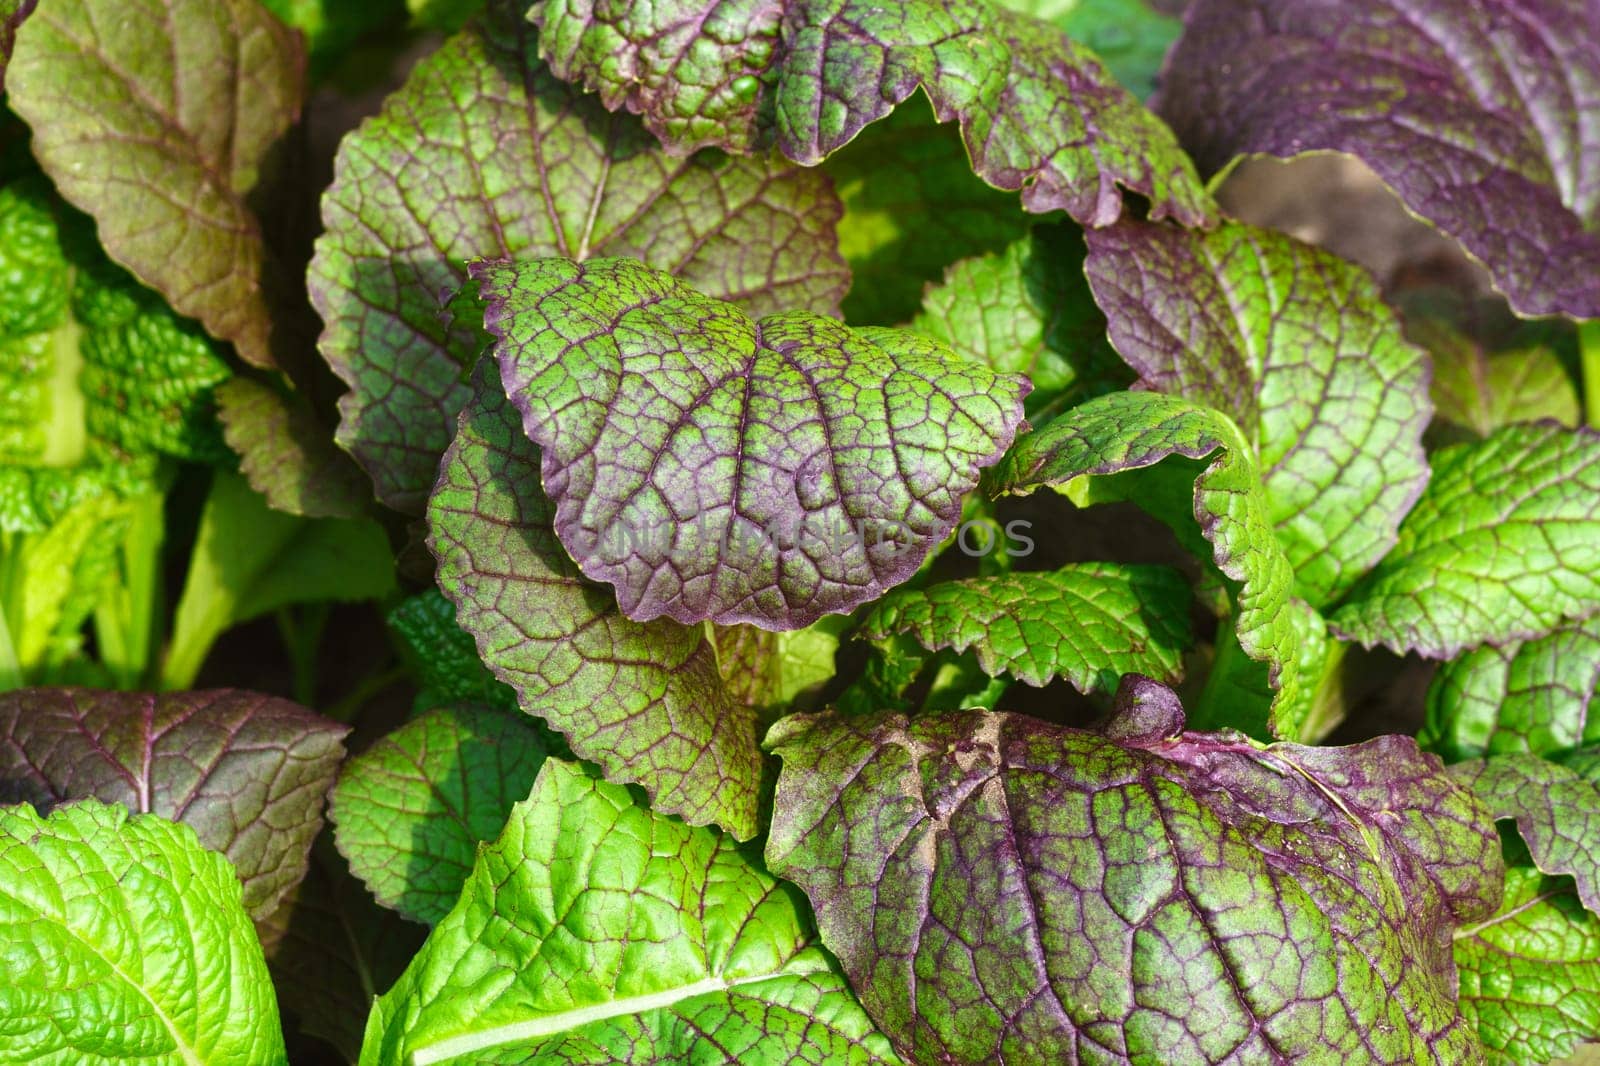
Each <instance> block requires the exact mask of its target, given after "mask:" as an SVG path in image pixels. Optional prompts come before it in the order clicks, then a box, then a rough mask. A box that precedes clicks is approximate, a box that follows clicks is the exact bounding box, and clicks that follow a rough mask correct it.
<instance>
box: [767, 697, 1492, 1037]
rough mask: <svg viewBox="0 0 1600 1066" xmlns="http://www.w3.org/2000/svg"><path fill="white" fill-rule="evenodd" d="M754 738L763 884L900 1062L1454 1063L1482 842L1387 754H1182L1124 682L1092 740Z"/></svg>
mask: <svg viewBox="0 0 1600 1066" xmlns="http://www.w3.org/2000/svg"><path fill="white" fill-rule="evenodd" d="M767 744H768V746H769V747H770V748H771V749H772V750H773V751H774V752H775V753H776V754H777V755H778V756H779V757H780V758H781V759H782V760H783V769H782V772H781V774H780V776H779V779H778V790H777V794H776V796H775V798H774V801H773V811H774V815H773V824H772V831H771V835H770V837H769V839H768V842H767V848H766V858H767V864H768V866H769V867H770V868H771V869H772V871H773V872H774V873H775V874H777V875H778V876H780V877H785V878H790V879H793V880H794V881H795V882H796V883H797V884H799V885H800V887H801V888H802V889H803V890H804V891H805V893H806V895H807V896H808V897H809V898H810V900H811V903H812V906H813V907H814V908H815V909H816V914H817V927H818V929H819V930H820V932H821V934H822V939H823V942H824V944H826V945H827V946H828V947H829V948H830V949H831V950H833V951H834V952H835V953H836V954H837V955H838V957H839V961H840V964H841V965H842V966H843V968H844V970H845V973H846V974H847V975H848V976H849V978H850V982H851V985H852V987H854V988H855V989H856V991H857V993H858V994H859V995H860V996H861V1001H862V1005H863V1006H864V1007H865V1008H866V1009H867V1012H868V1013H869V1014H870V1015H872V1017H873V1019H874V1020H875V1021H876V1022H877V1023H878V1025H879V1026H880V1027H881V1028H882V1030H883V1032H884V1035H885V1036H887V1037H889V1038H890V1040H892V1041H893V1042H894V1044H895V1047H896V1050H898V1051H900V1053H901V1054H902V1055H904V1056H906V1057H907V1058H908V1059H914V1060H915V1061H918V1062H925V1063H945V1062H960V1063H991V1062H1012V1061H1015V1062H1027V1063H1034V1062H1038V1063H1055V1062H1073V1061H1079V1062H1084V1061H1097V1062H1105V1063H1162V1064H1166V1063H1172V1064H1179V1063H1182V1064H1188V1063H1223V1062H1237V1063H1269V1062H1296V1061H1306V1062H1314V1061H1328V1062H1361V1063H1402V1062H1403V1063H1413V1062H1414V1063H1424V1062H1439V1063H1452V1064H1454V1063H1469V1062H1473V1061H1475V1055H1476V1048H1475V1043H1474V1040H1473V1038H1472V1036H1471V1035H1470V1034H1469V1033H1466V1032H1464V1031H1463V1029H1462V1026H1461V1022H1460V1018H1459V1015H1458V1013H1457V1007H1456V1003H1455V994H1454V993H1455V989H1454V980H1453V979H1454V966H1453V964H1452V960H1451V957H1450V934H1451V932H1452V931H1453V930H1454V929H1455V927H1457V926H1459V925H1462V924H1465V923H1468V922H1471V921H1476V920H1480V919H1482V918H1485V917H1487V916H1488V915H1489V914H1490V913H1492V911H1493V909H1494V905H1495V903H1496V901H1497V900H1498V897H1499V890H1500V879H1501V873H1502V867H1501V859H1500V844H1499V840H1498V839H1497V838H1496V836H1495V834H1494V832H1493V831H1492V829H1491V827H1490V825H1489V823H1488V820H1487V818H1486V817H1485V815H1484V812H1483V808H1482V806H1481V805H1480V804H1478V803H1477V802H1476V801H1475V800H1474V799H1473V797H1472V796H1471V795H1470V794H1468V793H1467V792H1465V791H1464V790H1462V789H1459V788H1455V787H1453V786H1452V785H1451V784H1450V782H1449V780H1448V779H1447V778H1446V777H1445V776H1444V775H1443V774H1442V773H1441V772H1440V766H1439V762H1438V760H1437V759H1436V758H1435V757H1433V756H1427V755H1423V754H1421V753H1420V752H1419V751H1418V750H1417V747H1416V745H1415V743H1413V742H1412V741H1411V740H1410V739H1409V738H1405V737H1381V738H1378V739H1375V740H1371V741H1368V742H1366V743H1364V744H1361V745H1356V746H1353V747H1346V748H1311V747H1303V746H1300V745H1295V744H1274V745H1271V746H1265V745H1260V744H1256V743H1253V742H1251V741H1249V740H1247V739H1246V738H1244V737H1242V736H1240V735H1239V734H1237V733H1220V734H1218V733H1191V732H1187V731H1185V728H1184V720H1183V713H1182V708H1181V707H1180V706H1179V705H1178V702H1177V698H1176V697H1175V696H1174V695H1173V693H1172V692H1171V691H1170V690H1169V689H1165V688H1163V687H1162V686H1160V685H1158V684H1156V683H1155V682H1153V681H1150V680H1149V679H1147V678H1132V677H1130V678H1128V679H1126V680H1125V681H1124V687H1123V689H1122V690H1121V691H1120V692H1119V695H1118V698H1117V702H1116V707H1115V709H1114V710H1113V713H1112V716H1111V719H1110V721H1109V722H1108V724H1107V725H1106V727H1105V728H1104V730H1103V731H1101V732H1087V731H1083V730H1076V729H1067V728H1064V727H1061V726H1058V725H1053V724H1050V723H1047V722H1042V721H1039V720H1036V719H1031V718H1026V717H1024V716H1021V715H1016V714H1006V713H999V712H991V711H983V710H965V711H957V712H946V713H936V714H921V715H917V716H915V717H910V718H908V717H907V716H905V715H901V714H890V715H885V714H878V715H873V716H870V717H867V718H850V717H846V716H844V715H841V714H839V713H838V712H827V713H824V714H821V715H793V716H791V717H789V718H786V719H784V720H783V721H782V722H779V723H778V724H777V725H776V726H775V727H774V728H773V730H772V732H771V733H770V734H769V735H768V738H767ZM1091 1048H1092V1049H1093V1051H1089V1050H1088V1049H1091Z"/></svg>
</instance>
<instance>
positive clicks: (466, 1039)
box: [410, 960, 810, 1066]
mask: <svg viewBox="0 0 1600 1066" xmlns="http://www.w3.org/2000/svg"><path fill="white" fill-rule="evenodd" d="M791 962H792V960H791ZM807 972H810V971H809V970H808V969H807V968H805V967H802V968H799V969H787V968H786V969H782V970H777V971H774V972H772V973H764V974H757V975H755V976H751V977H742V978H734V979H733V980H727V979H724V978H721V977H706V978H702V979H701V980H699V981H694V982H692V983H690V984H686V985H678V986H676V987H673V988H668V989H663V990H662V991H660V992H650V993H647V994H645V995H642V996H628V997H625V998H623V999H612V1000H607V1001H606V1002H604V1003H595V1004H591V1005H589V1006H585V1007H576V1008H574V1009H572V1010H565V1011H558V1012H557V1013H555V1014H541V1015H538V1016H536V1017H533V1018H530V1019H528V1020H527V1021H521V1022H512V1023H510V1024H507V1025H497V1026H495V1027H493V1028H490V1029H483V1030H480V1031H477V1032H466V1033H462V1034H460V1035H458V1036H452V1037H447V1038H446V1039H444V1040H440V1041H438V1042H436V1043H433V1044H428V1045H424V1046H421V1047H416V1048H413V1049H412V1051H411V1056H410V1062H411V1066H433V1064H434V1063H441V1062H448V1061H449V1060H451V1059H456V1058H460V1057H461V1056H463V1055H469V1054H473V1053H476V1052H482V1051H485V1050H487V1049H489V1048H495V1047H505V1046H508V1045H513V1044H519V1043H522V1042H524V1041H528V1040H536V1039H538V1038H540V1037H545V1036H554V1035H556V1034H558V1033H566V1032H571V1031H572V1030H574V1029H577V1028H580V1027H582V1026H585V1025H591V1024H593V1023H595V1022H603V1021H609V1020H610V1019H612V1018H620V1017H624V1016H626V1015H632V1014H643V1013H645V1012H646V1011H651V1010H660V1009H663V1008H666V1007H672V1006H676V1005H677V1004H679V1003H682V1002H684V1001H685V1000H690V999H695V998H697V997H699V996H705V995H710V994H712V993H716V992H726V991H729V990H731V989H734V988H739V987H741V986H744V985H756V984H761V983H763V982H765V981H776V980H782V979H784V978H788V977H795V976H800V975H802V974H805V973H807Z"/></svg>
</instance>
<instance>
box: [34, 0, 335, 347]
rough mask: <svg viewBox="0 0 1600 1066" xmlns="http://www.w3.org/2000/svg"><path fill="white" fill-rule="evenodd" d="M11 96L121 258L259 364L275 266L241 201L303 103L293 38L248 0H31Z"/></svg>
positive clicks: (44, 156)
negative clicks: (32, 8)
mask: <svg viewBox="0 0 1600 1066" xmlns="http://www.w3.org/2000/svg"><path fill="white" fill-rule="evenodd" d="M6 91H7V97H8V102H9V104H10V106H11V107H12V108H13V109H14V110H15V111H16V112H17V114H18V115H20V116H21V117H22V118H23V119H24V120H26V121H27V123H28V125H29V126H30V127H32V129H33V152H34V155H35V156H36V157H37V158H38V160H39V163H40V165H41V166H43V167H44V169H45V172H46V173H48V174H49V175H50V177H51V179H52V180H53V181H54V182H55V184H56V188H58V189H59V190H60V191H61V195H62V196H64V197H66V199H67V200H68V201H70V202H71V203H72V204H73V205H74V206H76V207H78V208H80V209H82V210H84V211H86V212H88V213H89V214H90V215H93V216H94V219H95V223H96V228H97V232H98V234H99V238H100V243H101V244H102V245H103V246H104V247H105V250H106V252H107V253H108V254H109V255H110V256H111V257H112V258H113V259H115V260H116V261H117V262H118V263H120V264H122V265H123V266H125V267H127V268H128V269H129V270H131V271H132V272H133V273H134V275H135V276H136V277H138V279H139V280H140V281H142V282H143V283H144V284H146V285H149V286H150V287H151V288H153V289H155V290H156V291H157V292H159V293H161V295H163V296H164V297H166V299H167V301H168V302H169V303H171V304H172V306H173V308H174V309H176V310H177V311H178V312H179V313H180V314H183V315H187V316H189V317H191V318H195V319H198V320H199V321H200V323H201V324H202V325H204V326H205V328H206V330H207V332H209V333H210V334H211V335H212V336H214V337H217V338H219V339H222V340H228V341H232V342H233V343H234V345H235V347H236V348H237V349H238V351H239V355H240V356H241V357H243V358H244V359H245V360H246V361H247V362H250V363H253V364H255V365H257V366H262V367H271V366H274V365H276V364H277V363H278V362H279V360H278V358H277V353H276V352H275V348H274V341H275V338H274V330H275V326H277V325H278V323H277V322H276V321H275V316H274V314H273V302H274V300H275V299H276V298H277V287H278V286H279V285H281V284H283V281H282V279H280V278H278V277H277V276H276V271H277V270H278V267H277V266H276V265H275V264H274V263H273V262H272V261H271V260H272V257H271V255H270V253H269V251H268V249H267V245H266V242H265V241H264V239H263V236H262V228H261V222H260V220H259V219H258V218H257V217H256V215H255V213H254V211H253V209H252V207H251V199H252V197H253V196H254V195H255V194H256V193H257V192H258V191H259V190H258V186H259V184H260V181H261V178H262V175H263V171H264V170H265V169H267V168H268V167H269V166H270V163H269V156H270V154H271V153H272V152H273V150H274V148H275V146H276V145H277V143H278V141H279V140H280V138H282V137H283V135H284V133H285V132H286V131H287V130H288V129H289V127H290V126H292V125H293V124H294V122H295V120H296V119H297V118H298V117H299V114H300V104H301V100H302V98H303V96H304V93H305V51H304V48H303V46H302V44H301V41H300V38H299V36H298V35H297V34H295V33H294V32H293V31H292V30H290V29H289V28H288V27H286V26H285V25H283V23H281V22H279V21H278V20H277V19H276V18H274V17H273V16H272V15H271V14H270V13H269V12H268V11H267V10H266V9H265V8H264V7H262V6H261V5H260V4H258V3H256V0H42V2H41V3H40V4H39V6H38V8H37V10H35V11H34V13H33V15H32V16H31V17H30V18H29V19H28V20H27V21H26V22H25V23H23V24H22V28H21V29H20V30H19V31H18V32H17V38H16V46H15V50H14V51H13V53H12V57H11V64H10V66H9V68H8V69H7V71H6Z"/></svg>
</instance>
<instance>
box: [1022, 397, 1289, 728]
mask: <svg viewBox="0 0 1600 1066" xmlns="http://www.w3.org/2000/svg"><path fill="white" fill-rule="evenodd" d="M1252 453H1253V449H1251V448H1250V446H1249V445H1248V444H1247V443H1246V442H1245V440H1244V438H1243V436H1242V435H1241V434H1240V432H1239V429H1238V427H1237V426H1236V425H1235V424H1234V423H1233V422H1232V421H1230V420H1229V419H1228V418H1227V417H1226V416H1225V415H1223V414H1221V413H1219V412H1217V411H1214V410H1211V409H1210V408H1207V407H1202V406H1199V405H1197V404H1193V403H1190V402H1189V401H1187V400H1184V399H1181V398H1179V397H1176V396H1166V395H1163V394H1161V393H1156V392H1117V393H1111V394H1110V395H1107V396H1101V397H1099V398H1097V399H1094V400H1090V401H1089V402H1088V403H1085V404H1083V405H1082V406H1079V407H1075V408H1073V409H1072V410H1070V411H1068V412H1066V413H1065V414H1063V415H1061V416H1059V417H1058V418H1056V419H1055V420H1053V421H1051V422H1049V423H1047V424H1046V425H1045V426H1044V427H1043V428H1041V429H1039V430H1037V431H1035V432H1033V433H1031V434H1029V435H1027V436H1025V437H1023V438H1021V439H1020V440H1019V441H1018V442H1017V445H1016V447H1014V448H1012V449H1011V451H1010V453H1009V454H1008V455H1007V456H1006V457H1005V459H1004V460H1002V461H1001V463H1000V465H999V466H998V467H996V468H995V471H994V475H993V485H994V488H995V489H996V490H997V491H1000V492H1007V493H1017V494H1026V493H1030V492H1033V491H1034V490H1035V489H1038V488H1041V487H1045V486H1048V487H1051V488H1055V489H1058V490H1061V491H1063V492H1065V493H1066V494H1067V495H1068V496H1069V497H1071V498H1072V499H1073V500H1074V502H1076V503H1078V504H1079V505H1080V506H1084V505H1087V504H1089V503H1093V502H1099V501H1102V500H1107V499H1132V500H1134V501H1135V502H1138V503H1139V504H1141V505H1142V506H1145V507H1146V508H1149V509H1152V511H1153V513H1155V514H1156V516H1157V517H1159V518H1161V519H1162V520H1163V521H1165V522H1168V523H1169V524H1171V525H1172V526H1173V528H1174V529H1175V530H1176V531H1177V532H1178V533H1179V536H1180V538H1186V539H1188V540H1189V542H1190V543H1191V546H1192V545H1193V542H1194V541H1195V540H1198V539H1199V537H1204V541H1201V542H1200V545H1199V547H1200V548H1201V549H1202V551H1203V549H1205V548H1207V547H1209V549H1210V552H1209V554H1210V555H1211V557H1212V559H1213V560H1214V561H1215V563H1216V565H1217V568H1218V569H1219V570H1221V571H1222V573H1223V574H1225V575H1227V576H1228V577H1229V578H1231V579H1232V580H1233V581H1235V582H1237V586H1236V595H1235V599H1236V604H1237V617H1236V618H1235V619H1234V626H1233V627H1234V635H1235V637H1236V638H1237V639H1238V642H1239V646H1240V647H1241V648H1243V649H1244V652H1245V654H1247V655H1248V656H1249V657H1250V658H1252V659H1255V660H1257V661H1259V662H1262V663H1266V664H1267V667H1268V677H1267V683H1268V685H1269V686H1270V687H1271V688H1272V689H1273V690H1274V691H1275V696H1274V698H1273V701H1272V708H1271V711H1270V713H1268V714H1267V716H1266V720H1265V721H1264V722H1262V721H1259V720H1252V721H1233V722H1229V723H1228V724H1231V725H1235V726H1239V727H1242V728H1246V729H1248V730H1250V731H1251V732H1254V733H1259V732H1272V733H1274V734H1276V735H1280V736H1281V735H1291V736H1292V735H1293V734H1292V733H1289V732H1287V727H1290V726H1292V724H1293V722H1294V720H1295V719H1296V718H1297V717H1298V714H1297V713H1287V712H1289V711H1291V710H1292V709H1293V708H1295V707H1296V706H1297V704H1298V703H1299V701H1300V700H1301V699H1302V698H1303V694H1302V692H1301V686H1302V685H1303V684H1304V683H1305V682H1304V681H1303V680H1302V679H1301V677H1300V654H1301V653H1300V643H1301V636H1300V633H1301V628H1302V626H1301V624H1300V622H1299V621H1298V620H1297V619H1295V618H1294V617H1293V613H1292V612H1293V611H1294V610H1295V609H1294V608H1292V607H1291V604H1293V603H1294V602H1295V601H1294V600H1293V598H1292V588H1293V584H1294V571H1293V569H1292V568H1291V567H1290V565H1289V560H1288V559H1287V558H1286V557H1285V556H1284V553H1283V549H1282V548H1281V547H1280V546H1279V545H1278V540H1277V537H1276V536H1275V535H1274V532H1273V528H1272V524H1271V518H1270V515H1269V511H1268V509H1267V503H1266V498H1265V493H1264V492H1263V491H1262V487H1261V478H1260V475H1259V474H1258V473H1257V470H1256V466H1255V463H1254V461H1253V460H1252ZM1174 458H1176V459H1177V460H1179V461H1178V462H1177V463H1173V462H1172V460H1173V459H1174ZM1208 458H1209V459H1210V462H1209V463H1208V464H1206V465H1204V466H1201V465H1199V464H1198V463H1195V462H1183V461H1184V460H1206V459H1208ZM1163 460H1167V461H1168V462H1166V463H1163ZM1157 464H1162V465H1161V466H1159V467H1158V466H1157ZM1148 468H1155V469H1154V470H1151V471H1150V473H1149V474H1148V475H1143V476H1139V475H1136V476H1135V477H1134V478H1133V479H1132V480H1128V479H1126V478H1124V479H1123V483H1122V484H1120V485H1119V484H1118V482H1117V480H1116V479H1110V480H1108V479H1107V477H1106V475H1125V474H1126V473H1127V472H1130V471H1142V470H1147V469H1148ZM1079 479H1083V480H1079ZM1190 500H1192V504H1191V503H1190V502H1189V501H1190ZM1189 515H1192V516H1193V518H1194V521H1195V522H1197V523H1198V536H1196V535H1195V526H1194V525H1193V524H1192V523H1191V522H1190V521H1189V518H1188V516H1189ZM1207 542H1209V543H1207ZM1202 557H1203V556H1202ZM1236 710H1237V709H1236ZM1251 717H1252V718H1257V717H1259V716H1256V715H1252V716H1251ZM1280 730H1284V731H1283V732H1280Z"/></svg>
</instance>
